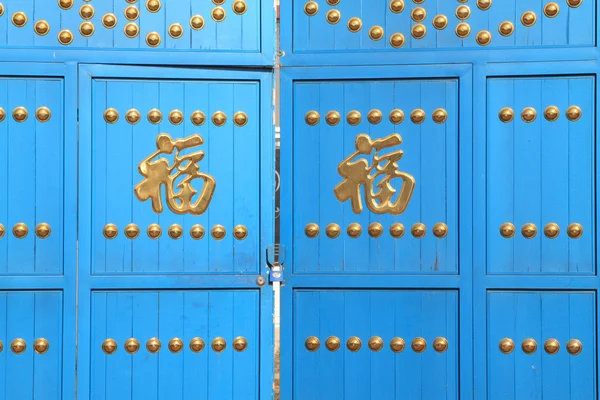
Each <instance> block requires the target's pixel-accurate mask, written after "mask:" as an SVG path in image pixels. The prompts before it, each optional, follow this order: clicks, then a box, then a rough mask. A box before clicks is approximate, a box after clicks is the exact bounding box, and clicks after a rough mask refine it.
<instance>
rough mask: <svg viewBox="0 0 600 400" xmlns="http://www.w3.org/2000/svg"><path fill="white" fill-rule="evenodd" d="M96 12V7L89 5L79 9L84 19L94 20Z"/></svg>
mask: <svg viewBox="0 0 600 400" xmlns="http://www.w3.org/2000/svg"><path fill="white" fill-rule="evenodd" d="M128 8H129V7H128ZM95 13H96V11H94V7H92V6H91V5H89V4H84V5H82V6H81V8H80V9H79V15H80V16H81V18H83V19H92V17H93V16H94V14H95Z"/></svg>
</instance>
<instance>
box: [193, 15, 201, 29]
mask: <svg viewBox="0 0 600 400" xmlns="http://www.w3.org/2000/svg"><path fill="white" fill-rule="evenodd" d="M190 26H191V27H192V29H194V30H196V31H199V30H200V29H202V28H204V18H202V16H201V15H194V16H193V17H192V18H190Z"/></svg>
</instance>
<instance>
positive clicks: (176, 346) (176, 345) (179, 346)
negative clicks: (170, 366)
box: [168, 338, 183, 353]
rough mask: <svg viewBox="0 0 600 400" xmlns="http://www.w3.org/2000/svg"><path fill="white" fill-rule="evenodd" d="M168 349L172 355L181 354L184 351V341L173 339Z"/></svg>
mask: <svg viewBox="0 0 600 400" xmlns="http://www.w3.org/2000/svg"><path fill="white" fill-rule="evenodd" d="M168 347H169V350H170V351H171V353H179V352H180V351H181V350H183V341H182V340H181V339H179V338H173V339H171V340H169V344H168Z"/></svg>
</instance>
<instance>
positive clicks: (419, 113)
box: [410, 108, 425, 124]
mask: <svg viewBox="0 0 600 400" xmlns="http://www.w3.org/2000/svg"><path fill="white" fill-rule="evenodd" d="M410 120H411V121H412V122H413V123H415V124H422V123H423V122H424V121H425V111H423V110H421V109H420V108H417V109H416V110H413V112H411V113H410Z"/></svg>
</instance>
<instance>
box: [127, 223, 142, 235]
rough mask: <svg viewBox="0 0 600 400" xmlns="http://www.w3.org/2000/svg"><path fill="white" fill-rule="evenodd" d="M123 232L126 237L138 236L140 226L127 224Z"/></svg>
mask: <svg viewBox="0 0 600 400" xmlns="http://www.w3.org/2000/svg"><path fill="white" fill-rule="evenodd" d="M124 232H125V236H126V237H127V239H136V238H137V237H138V236H140V228H139V227H138V226H137V225H136V224H129V225H127V226H126V227H125V231H124Z"/></svg>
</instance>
